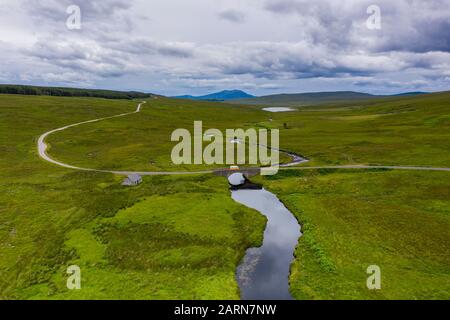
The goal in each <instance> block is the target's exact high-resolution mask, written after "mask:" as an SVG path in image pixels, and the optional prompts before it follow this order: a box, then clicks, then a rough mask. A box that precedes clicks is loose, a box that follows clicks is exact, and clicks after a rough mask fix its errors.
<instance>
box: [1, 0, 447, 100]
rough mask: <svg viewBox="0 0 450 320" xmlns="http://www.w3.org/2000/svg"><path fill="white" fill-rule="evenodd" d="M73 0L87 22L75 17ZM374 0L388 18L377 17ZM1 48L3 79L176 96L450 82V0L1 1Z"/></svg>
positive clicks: (394, 89) (410, 87) (391, 88)
mask: <svg viewBox="0 0 450 320" xmlns="http://www.w3.org/2000/svg"><path fill="white" fill-rule="evenodd" d="M70 5H78V6H79V7H80V9H81V29H79V30H78V29H74V30H71V29H69V28H67V25H66V22H67V19H68V17H69V16H70V14H68V13H67V12H66V10H67V8H68V7H69V6H70ZM370 5H377V6H378V7H379V8H380V9H381V29H373V28H368V26H367V23H366V22H367V19H368V18H369V16H370V14H368V13H367V8H368V7H369V6H370ZM371 21H373V20H371ZM0 52H1V60H2V61H1V64H0V83H21V84H35V85H59V86H76V87H90V88H107V89H120V90H140V91H145V92H154V93H159V94H165V95H178V94H185V93H190V94H204V93H209V92H212V91H216V90H223V89H242V90H245V91H247V92H250V93H252V94H255V95H263V94H272V93H281V92H287V93H293V92H310V91H336V90H354V91H363V92H370V93H383V94H385V93H398V92H405V91H443V90H450V0H427V1H423V0H378V1H375V0H370V1H366V0H341V1H336V0H328V1H325V0H310V1H305V0H150V1H149V0H134V1H133V0H0Z"/></svg>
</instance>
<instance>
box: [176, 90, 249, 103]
mask: <svg viewBox="0 0 450 320" xmlns="http://www.w3.org/2000/svg"><path fill="white" fill-rule="evenodd" d="M173 98H177V99H190V100H206V101H230V100H237V99H248V98H255V96H252V95H250V94H248V93H246V92H244V91H241V90H224V91H220V92H215V93H211V94H208V95H205V96H191V95H185V96H176V97H173Z"/></svg>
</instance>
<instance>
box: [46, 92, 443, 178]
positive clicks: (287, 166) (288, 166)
mask: <svg viewBox="0 0 450 320" xmlns="http://www.w3.org/2000/svg"><path fill="white" fill-rule="evenodd" d="M145 103H146V102H145V101H143V102H141V103H139V104H138V106H137V108H136V111H133V112H128V113H122V114H118V115H114V116H109V117H104V118H98V119H94V120H88V121H83V122H78V123H74V124H70V125H67V126H65V127H61V128H58V129H54V130H51V131H48V132H46V133H44V134H42V135H41V136H40V137H39V139H38V142H37V149H38V152H39V156H40V157H41V158H42V159H43V160H45V161H47V162H50V163H53V164H55V165H57V166H60V167H63V168H67V169H73V170H79V171H92V172H103V173H112V174H117V175H130V174H139V175H142V176H152V175H190V174H207V173H213V172H215V170H205V171H196V172H194V171H179V172H176V171H172V172H170V171H160V172H157V171H144V172H137V171H114V170H100V169H92V168H82V167H77V166H73V165H70V164H66V163H63V162H60V161H57V160H55V159H53V158H51V157H50V156H49V155H48V154H47V149H48V145H47V144H46V143H45V139H46V138H47V137H48V136H49V135H51V134H53V133H55V132H60V131H63V130H66V129H69V128H73V127H77V126H80V125H83V124H87V123H94V122H99V121H103V120H108V119H113V118H120V117H125V116H129V115H132V114H136V113H139V112H141V109H142V105H143V104H145ZM281 152H284V151H281ZM285 153H286V154H288V155H290V156H291V157H292V158H293V161H292V162H291V163H288V164H284V165H281V166H280V170H314V169H397V170H420V171H450V168H434V167H417V166H365V165H347V166H316V167H293V166H294V165H297V164H301V163H306V162H308V160H306V159H303V158H300V157H299V156H297V155H296V154H294V153H290V152H285Z"/></svg>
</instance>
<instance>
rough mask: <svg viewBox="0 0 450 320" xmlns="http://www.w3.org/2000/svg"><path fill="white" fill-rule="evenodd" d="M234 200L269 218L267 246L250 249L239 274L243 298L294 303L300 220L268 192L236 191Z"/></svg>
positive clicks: (266, 232)
mask: <svg viewBox="0 0 450 320" xmlns="http://www.w3.org/2000/svg"><path fill="white" fill-rule="evenodd" d="M232 198H233V199H234V200H235V201H236V202H239V203H241V204H243V205H245V206H247V207H249V208H252V209H256V210H258V211H259V212H261V213H262V214H263V215H265V216H266V217H267V219H268V222H267V226H266V230H265V231H264V242H263V245H262V246H261V247H260V248H250V249H248V250H247V252H246V254H245V257H244V259H243V261H242V262H241V264H240V265H239V266H238V269H237V271H236V277H237V281H238V284H239V287H240V290H241V299H244V300H291V299H292V296H291V294H290V292H289V271H290V266H291V263H292V261H293V259H294V250H295V247H296V246H297V243H298V239H299V238H300V236H301V232H300V225H299V224H298V222H297V219H296V218H295V217H294V215H293V214H292V213H291V212H290V211H289V210H288V209H287V208H286V207H285V206H284V205H283V203H281V201H280V200H279V199H278V198H277V197H276V196H275V195H274V194H272V193H270V192H268V191H266V190H264V189H262V190H237V191H232Z"/></svg>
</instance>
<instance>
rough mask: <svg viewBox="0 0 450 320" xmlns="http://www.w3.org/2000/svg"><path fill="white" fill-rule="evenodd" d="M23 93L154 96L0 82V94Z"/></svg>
mask: <svg viewBox="0 0 450 320" xmlns="http://www.w3.org/2000/svg"><path fill="white" fill-rule="evenodd" d="M1 93H3V94H23V95H33V96H61V97H95V98H105V99H143V98H149V97H152V96H154V95H153V94H151V93H142V92H136V91H128V92H124V91H113V90H98V89H78V88H64V87H37V86H25V85H14V84H0V94H1Z"/></svg>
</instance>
